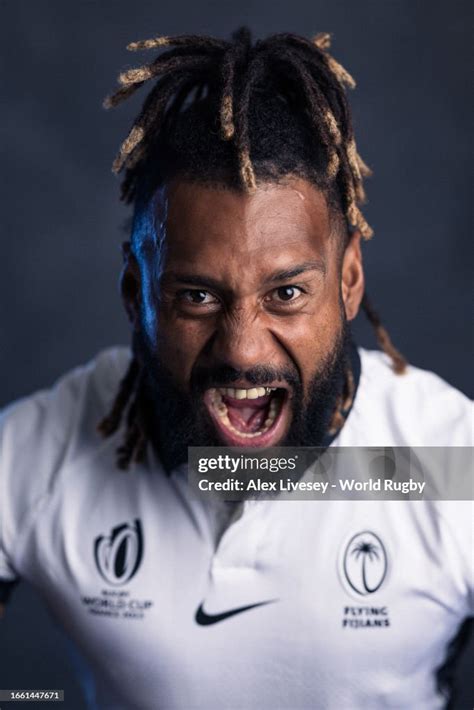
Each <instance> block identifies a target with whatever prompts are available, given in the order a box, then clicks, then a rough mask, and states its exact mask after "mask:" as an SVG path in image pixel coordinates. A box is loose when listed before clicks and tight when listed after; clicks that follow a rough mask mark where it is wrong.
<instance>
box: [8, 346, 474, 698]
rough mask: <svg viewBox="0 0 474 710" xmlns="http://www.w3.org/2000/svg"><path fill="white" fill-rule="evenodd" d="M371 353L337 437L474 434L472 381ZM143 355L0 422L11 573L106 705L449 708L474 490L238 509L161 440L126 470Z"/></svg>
mask: <svg viewBox="0 0 474 710" xmlns="http://www.w3.org/2000/svg"><path fill="white" fill-rule="evenodd" d="M359 353H360V356H361V365H362V372H361V379H360V383H359V388H358V392H357V396H356V399H355V403H354V406H353V409H352V410H351V412H350V414H349V417H348V420H347V422H346V424H345V426H344V428H343V430H342V432H341V433H340V435H339V436H338V437H337V439H336V440H335V441H334V442H333V444H332V445H333V446H337V445H341V446H470V445H472V409H471V404H470V402H469V401H468V400H467V399H466V398H465V397H464V396H463V395H462V394H461V393H459V392H458V391H456V390H455V389H453V388H452V387H450V386H449V385H447V384H446V383H445V382H443V381H442V380H440V379H439V378H438V377H437V376H436V375H434V374H432V373H428V372H424V371H421V370H419V369H417V368H414V367H409V369H408V372H407V374H405V375H403V376H397V375H394V374H393V372H392V371H391V369H390V367H389V364H388V361H387V359H386V357H385V356H384V355H383V354H381V353H378V352H371V351H366V350H363V349H360V350H359ZM128 360H129V351H128V350H127V349H125V348H114V349H110V350H107V351H104V352H103V353H101V354H100V355H99V356H98V357H97V358H96V359H95V360H94V361H93V362H91V363H90V364H88V365H87V366H85V367H83V368H79V369H77V370H74V371H73V372H72V373H70V374H68V375H66V376H65V377H63V378H62V379H61V380H60V381H59V382H58V384H57V385H56V386H55V387H54V388H53V389H52V390H50V391H44V392H40V393H38V394H36V395H33V396H31V397H29V398H26V399H24V400H22V401H20V402H18V403H16V404H15V405H13V406H12V407H10V408H8V409H7V410H6V411H5V412H4V415H3V418H2V425H1V443H0V446H1V449H0V451H1V454H0V579H3V580H4V581H8V580H13V579H15V578H16V577H21V578H23V579H26V580H28V581H29V582H30V583H31V584H32V585H33V586H34V587H36V589H37V590H38V591H39V592H40V594H41V595H42V597H43V598H44V599H45V601H46V603H47V605H48V606H49V608H50V609H51V611H52V613H53V615H54V616H55V617H56V618H57V620H58V621H59V623H60V624H61V625H62V626H63V627H64V628H65V630H66V632H67V633H68V634H69V635H70V637H71V638H72V639H73V641H74V642H75V643H76V645H77V646H78V648H79V649H80V650H81V652H82V654H83V655H84V657H85V658H86V659H87V660H88V662H89V663H90V666H91V668H92V670H93V673H94V678H95V684H96V698H97V707H98V708H101V709H104V708H106V709H107V710H121V709H124V710H125V709H126V710H130V709H133V708H137V709H140V710H214V709H215V710H266V709H268V710H270V709H272V710H273V709H281V710H283V709H285V710H290V709H291V710H300V709H301V710H303V709H304V710H306V709H309V708H321V709H325V710H326V709H327V710H359V709H360V710H362V709H363V710H370V709H373V710H375V709H377V710H380V708H397V709H400V708H417V710H434V709H436V708H442V707H444V705H445V702H446V701H445V698H444V697H443V695H442V694H441V692H440V691H439V690H438V688H437V684H436V675H435V672H436V670H437V669H438V668H439V667H440V666H441V665H442V664H443V662H444V660H445V658H446V653H447V647H448V644H449V642H450V641H451V640H452V639H453V638H454V637H455V636H456V634H457V631H458V629H459V627H460V625H461V623H462V622H463V620H464V619H466V618H467V617H468V616H471V615H473V613H474V611H473V569H472V554H473V506H472V503H471V502H468V501H459V502H458V501H454V502H453V501H451V502H448V501H445V502H430V501H416V502H415V501H411V502H410V501H282V500H272V501H264V500H263V501H258V502H256V501H247V502H246V503H245V504H244V506H243V512H242V514H241V515H240V517H237V518H236V519H235V518H234V520H233V522H232V521H231V522H230V523H228V524H226V523H222V518H221V516H220V511H219V509H218V507H217V506H215V505H214V504H211V501H206V500H202V499H199V498H197V497H195V496H194V495H193V494H192V493H191V491H190V489H189V487H188V484H187V477H186V470H185V468H184V467H182V468H181V469H178V470H176V471H174V472H173V473H172V475H171V476H169V477H168V476H166V475H165V474H164V472H163V471H162V468H161V466H160V463H159V462H158V461H157V460H156V457H155V456H154V455H153V454H152V453H151V452H149V455H148V460H147V462H146V463H144V464H139V465H136V466H135V467H133V468H132V469H131V470H130V471H129V472H123V471H120V470H118V469H117V468H116V465H115V449H116V447H117V445H118V442H119V441H120V439H121V436H122V432H117V434H116V435H114V436H113V437H111V438H110V439H106V440H102V439H101V438H100V437H99V435H98V434H97V432H96V425H97V422H98V421H99V420H100V418H101V417H102V416H103V415H104V413H105V412H106V411H107V410H108V408H109V407H110V403H111V400H112V398H113V397H114V394H115V392H116V388H117V384H118V381H119V379H120V378H121V376H122V375H123V373H124V371H125V369H126V367H127V363H128ZM470 473H471V474H472V472H470ZM226 525H227V526H226ZM222 527H223V528H224V529H223V532H222V535H219V533H220V532H221V531H222ZM356 543H357V544H358V543H362V544H367V543H371V544H372V545H374V546H375V547H376V549H377V550H378V559H379V561H380V560H381V562H380V564H383V575H382V576H381V577H380V579H381V580H382V581H381V583H380V584H379V585H378V587H377V589H375V591H367V590H366V589H363V588H361V586H360V584H359V583H358V582H357V579H359V580H360V570H361V567H360V565H359V566H358V563H356V562H353V564H354V565H355V566H354V568H353V570H352V571H351V570H349V572H348V571H347V569H346V571H344V569H345V568H344V559H345V558H347V555H346V553H347V550H348V549H352V548H350V546H351V545H354V544H356ZM352 559H353V560H354V559H355V556H353V558H352ZM357 575H359V578H358V577H357ZM354 580H356V581H354ZM375 586H376V585H375ZM244 607H248V608H246V609H245V608H244Z"/></svg>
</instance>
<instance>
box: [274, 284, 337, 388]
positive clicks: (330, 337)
mask: <svg viewBox="0 0 474 710" xmlns="http://www.w3.org/2000/svg"><path fill="white" fill-rule="evenodd" d="M341 328H342V312H341V304H340V298H339V295H338V293H336V292H335V291H333V292H331V294H330V295H329V296H328V298H324V299H318V303H317V305H315V306H314V307H312V308H311V309H308V310H307V311H306V312H305V313H302V314H301V315H298V316H296V317H295V318H293V319H288V321H285V322H282V323H281V326H280V327H279V328H278V329H277V328H274V329H273V332H274V334H275V336H276V337H277V338H278V340H279V341H280V343H281V344H282V345H283V347H284V348H285V349H286V350H287V352H288V353H289V354H290V355H291V357H292V359H293V360H294V361H295V362H296V363H297V364H298V367H299V369H300V372H301V375H302V378H303V385H304V387H307V386H308V385H309V383H310V382H311V380H312V379H313V377H314V376H315V375H316V374H317V373H318V372H319V371H320V369H321V366H322V365H323V364H325V362H326V360H327V357H328V355H329V353H331V352H332V350H333V349H334V346H335V344H336V342H337V340H338V337H339V335H340V332H341Z"/></svg>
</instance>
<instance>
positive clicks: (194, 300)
mask: <svg viewBox="0 0 474 710" xmlns="http://www.w3.org/2000/svg"><path fill="white" fill-rule="evenodd" d="M178 296H179V298H180V299H181V300H182V301H184V303H187V304H191V305H193V306H202V305H204V306H207V305H210V304H214V303H218V302H219V301H218V299H217V298H216V297H215V296H213V295H212V293H209V291H202V290H201V289H194V288H193V289H191V288H188V289H186V290H183V291H179V293H178Z"/></svg>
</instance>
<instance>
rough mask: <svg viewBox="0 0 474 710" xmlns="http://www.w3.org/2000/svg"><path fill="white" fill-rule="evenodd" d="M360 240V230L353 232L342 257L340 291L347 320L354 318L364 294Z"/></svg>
mask: <svg viewBox="0 0 474 710" xmlns="http://www.w3.org/2000/svg"><path fill="white" fill-rule="evenodd" d="M360 240H361V234H360V232H359V231H356V232H354V233H353V234H352V235H351V238H350V241H349V244H348V245H347V247H346V250H345V252H344V256H343V259H342V268H341V292H342V300H343V303H344V308H345V311H346V318H347V320H354V318H355V317H356V315H357V313H358V311H359V306H360V302H361V300H362V296H363V295H364V287H365V281H364V267H363V264H362V250H361V247H360Z"/></svg>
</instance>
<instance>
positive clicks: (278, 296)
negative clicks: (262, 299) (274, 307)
mask: <svg viewBox="0 0 474 710" xmlns="http://www.w3.org/2000/svg"><path fill="white" fill-rule="evenodd" d="M302 293H304V291H303V289H301V288H299V287H298V286H280V287H279V288H276V289H275V290H274V291H272V292H271V294H269V296H268V297H267V299H266V300H268V301H273V302H274V303H289V302H291V301H296V300H297V299H298V298H299V296H301V294H302Z"/></svg>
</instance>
